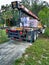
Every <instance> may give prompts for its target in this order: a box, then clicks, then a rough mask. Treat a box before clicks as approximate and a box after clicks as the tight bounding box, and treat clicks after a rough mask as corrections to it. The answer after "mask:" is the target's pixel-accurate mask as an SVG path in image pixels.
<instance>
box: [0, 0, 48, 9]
mask: <svg viewBox="0 0 49 65" xmlns="http://www.w3.org/2000/svg"><path fill="white" fill-rule="evenodd" d="M12 1H16V0H0V8H1V5H5V4H11V2H12ZM17 1H21V0H17ZM44 1H47V2H49V0H44Z"/></svg>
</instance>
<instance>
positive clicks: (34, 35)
mask: <svg viewBox="0 0 49 65" xmlns="http://www.w3.org/2000/svg"><path fill="white" fill-rule="evenodd" d="M36 39H37V34H36V32H34V33H33V36H32V42H34V41H35V40H36Z"/></svg>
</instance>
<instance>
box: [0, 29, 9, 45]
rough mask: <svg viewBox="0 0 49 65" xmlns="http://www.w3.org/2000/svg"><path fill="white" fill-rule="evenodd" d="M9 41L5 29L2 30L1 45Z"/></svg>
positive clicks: (0, 35)
mask: <svg viewBox="0 0 49 65" xmlns="http://www.w3.org/2000/svg"><path fill="white" fill-rule="evenodd" d="M3 33H4V34H3ZM8 40H9V39H8V37H7V35H6V31H5V30H4V29H3V30H0V44H1V43H4V42H6V41H8Z"/></svg>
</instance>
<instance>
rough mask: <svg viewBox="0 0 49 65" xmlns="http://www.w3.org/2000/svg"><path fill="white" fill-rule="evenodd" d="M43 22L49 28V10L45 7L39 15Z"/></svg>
mask: <svg viewBox="0 0 49 65" xmlns="http://www.w3.org/2000/svg"><path fill="white" fill-rule="evenodd" d="M38 16H39V18H40V19H41V22H42V23H43V24H45V25H47V26H49V8H48V7H45V8H43V10H41V11H40V12H39V13H38Z"/></svg>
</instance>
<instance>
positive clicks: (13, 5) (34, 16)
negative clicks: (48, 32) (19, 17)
mask: <svg viewBox="0 0 49 65" xmlns="http://www.w3.org/2000/svg"><path fill="white" fill-rule="evenodd" d="M12 8H13V9H15V8H17V9H18V10H21V11H22V12H23V13H25V14H27V15H28V16H31V17H33V18H35V19H37V20H39V18H38V17H37V16H36V15H35V14H34V13H32V12H31V11H30V10H28V9H27V8H26V7H24V6H23V5H21V4H20V3H19V2H18V1H14V2H12Z"/></svg>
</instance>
